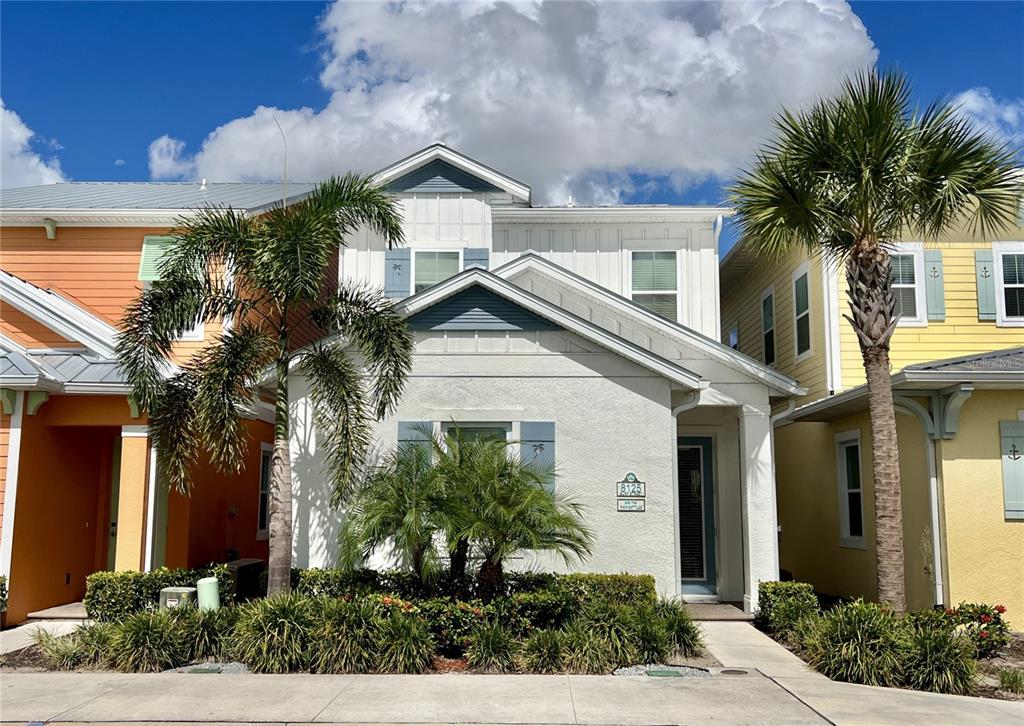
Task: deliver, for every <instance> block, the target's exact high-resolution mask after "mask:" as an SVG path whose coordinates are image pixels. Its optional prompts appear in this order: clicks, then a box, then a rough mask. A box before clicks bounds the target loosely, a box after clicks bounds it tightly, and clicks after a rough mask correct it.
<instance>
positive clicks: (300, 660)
mask: <svg viewBox="0 0 1024 726" xmlns="http://www.w3.org/2000/svg"><path fill="white" fill-rule="evenodd" d="M238 610H239V612H238V621H237V622H236V623H235V628H234V632H233V633H232V636H231V640H230V648H231V653H232V655H233V657H235V658H237V659H238V660H240V661H241V662H242V663H245V665H246V666H248V667H249V670H251V671H253V672H254V673H295V672H301V671H304V670H306V668H307V667H308V664H309V634H310V631H311V629H312V627H313V625H314V623H315V619H314V615H315V613H314V607H313V603H312V601H311V600H310V599H309V598H307V597H303V596H301V595H295V594H289V595H277V596H274V597H268V598H266V599H265V600H253V601H252V602H249V603H247V604H245V605H243V606H241V607H240V608H239V609H238Z"/></svg>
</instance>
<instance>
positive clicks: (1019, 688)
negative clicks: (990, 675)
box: [999, 668, 1024, 693]
mask: <svg viewBox="0 0 1024 726" xmlns="http://www.w3.org/2000/svg"><path fill="white" fill-rule="evenodd" d="M999 689H1000V690H1002V691H1009V692H1010V693H1024V668H1003V669H1001V670H1000V671H999Z"/></svg>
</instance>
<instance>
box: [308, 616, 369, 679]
mask: <svg viewBox="0 0 1024 726" xmlns="http://www.w3.org/2000/svg"><path fill="white" fill-rule="evenodd" d="M376 619H377V608H376V606H375V604H374V603H373V602H371V601H369V600H366V599H356V600H351V601H346V600H335V599H323V600H321V601H319V603H318V606H317V613H316V616H315V620H314V624H313V626H312V628H311V630H310V633H309V646H310V652H309V665H310V670H312V671H313V672H314V673H368V672H370V671H371V670H373V661H374V643H375V640H374V634H375V629H376Z"/></svg>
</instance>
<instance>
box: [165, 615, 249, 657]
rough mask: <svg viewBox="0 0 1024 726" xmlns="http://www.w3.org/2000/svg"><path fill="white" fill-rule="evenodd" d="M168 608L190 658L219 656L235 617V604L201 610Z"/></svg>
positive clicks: (226, 641)
mask: <svg viewBox="0 0 1024 726" xmlns="http://www.w3.org/2000/svg"><path fill="white" fill-rule="evenodd" d="M169 612H170V613H171V617H172V619H173V620H174V622H175V623H177V624H178V627H179V628H180V629H181V637H182V638H183V639H184V642H185V651H186V654H187V656H186V657H187V659H188V660H189V661H195V660H206V659H208V658H220V657H221V656H222V655H223V654H224V651H225V649H226V648H227V645H228V639H229V638H230V636H231V632H232V630H233V629H234V626H235V621H236V620H237V619H238V610H237V608H219V609H217V610H200V609H199V608H196V607H193V606H185V607H181V608H175V609H173V610H170V611H169Z"/></svg>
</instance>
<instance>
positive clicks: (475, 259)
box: [462, 247, 491, 270]
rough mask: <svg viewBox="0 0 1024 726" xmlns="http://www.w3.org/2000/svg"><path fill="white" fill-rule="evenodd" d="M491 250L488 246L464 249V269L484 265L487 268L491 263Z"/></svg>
mask: <svg viewBox="0 0 1024 726" xmlns="http://www.w3.org/2000/svg"><path fill="white" fill-rule="evenodd" d="M490 258H491V251H490V250H489V249H487V248H486V247H467V248H466V249H464V250H462V269H463V270H466V269H468V268H470V267H482V268H484V269H485V270H486V269H487V265H488V264H489V263H490Z"/></svg>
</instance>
